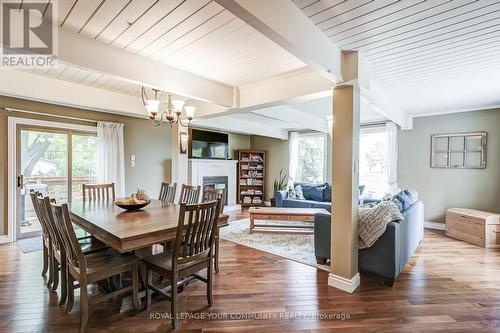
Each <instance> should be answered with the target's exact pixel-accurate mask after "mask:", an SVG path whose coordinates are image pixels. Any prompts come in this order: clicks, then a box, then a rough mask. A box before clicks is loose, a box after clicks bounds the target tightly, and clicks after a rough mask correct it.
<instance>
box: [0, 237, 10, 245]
mask: <svg viewBox="0 0 500 333" xmlns="http://www.w3.org/2000/svg"><path fill="white" fill-rule="evenodd" d="M10 242H11V241H10V238H9V236H8V235H3V236H0V244H5V243H10Z"/></svg>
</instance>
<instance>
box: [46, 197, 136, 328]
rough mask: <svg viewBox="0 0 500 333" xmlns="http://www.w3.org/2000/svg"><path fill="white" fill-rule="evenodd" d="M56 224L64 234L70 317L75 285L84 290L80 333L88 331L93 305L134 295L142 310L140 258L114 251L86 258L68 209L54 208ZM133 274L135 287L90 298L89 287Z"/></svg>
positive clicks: (81, 298) (94, 254) (133, 298)
mask: <svg viewBox="0 0 500 333" xmlns="http://www.w3.org/2000/svg"><path fill="white" fill-rule="evenodd" d="M51 209H52V213H53V216H54V221H55V223H56V225H58V228H59V229H60V230H61V235H62V243H63V244H64V249H65V252H66V265H67V266H66V272H67V291H68V301H67V303H66V313H70V312H71V309H72V308H73V302H74V289H75V281H76V282H77V283H78V286H79V288H80V332H81V333H83V332H85V331H86V329H87V323H88V319H89V305H94V304H96V303H101V302H103V301H107V300H108V299H110V298H114V297H117V296H119V295H123V294H125V293H130V292H131V293H132V301H133V304H134V307H135V308H136V309H139V307H140V305H139V297H138V289H137V287H138V281H137V280H138V275H137V274H138V262H139V258H137V257H136V256H134V255H121V254H119V253H118V252H115V251H114V250H112V249H108V250H105V251H101V252H96V253H92V254H88V255H85V254H84V253H83V251H82V249H81V248H80V246H79V243H78V240H77V239H76V235H75V231H74V229H73V225H72V223H71V218H70V215H69V211H68V206H67V205H66V204H63V205H61V206H57V205H54V204H52V206H51ZM126 272H130V273H131V276H132V285H131V286H128V287H124V288H121V289H118V290H115V291H113V292H112V293H109V294H104V295H100V296H95V297H93V298H90V299H89V297H88V289H87V287H88V286H89V285H90V284H94V283H97V282H99V281H102V280H106V279H109V278H111V277H113V276H116V275H120V274H122V273H126Z"/></svg>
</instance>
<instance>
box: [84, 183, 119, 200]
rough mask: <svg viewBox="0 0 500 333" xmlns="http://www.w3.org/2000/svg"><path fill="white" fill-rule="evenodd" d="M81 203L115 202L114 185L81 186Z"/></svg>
mask: <svg viewBox="0 0 500 333" xmlns="http://www.w3.org/2000/svg"><path fill="white" fill-rule="evenodd" d="M82 190H83V201H101V200H109V199H111V200H113V201H114V200H115V183H109V184H82Z"/></svg>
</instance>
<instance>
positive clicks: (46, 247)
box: [29, 190, 52, 285]
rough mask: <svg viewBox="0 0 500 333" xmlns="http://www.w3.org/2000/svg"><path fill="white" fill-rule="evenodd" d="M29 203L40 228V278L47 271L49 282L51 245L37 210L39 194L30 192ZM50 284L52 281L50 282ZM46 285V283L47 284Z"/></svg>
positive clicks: (47, 231) (45, 274) (44, 275)
mask: <svg viewBox="0 0 500 333" xmlns="http://www.w3.org/2000/svg"><path fill="white" fill-rule="evenodd" d="M29 195H30V198H31V203H32V205H33V210H34V211H35V215H36V217H37V219H38V222H39V223H40V227H41V228H42V243H43V246H42V260H43V268H42V276H43V277H46V276H47V271H48V272H49V280H50V276H51V275H50V271H49V253H50V252H51V244H50V234H49V229H48V226H46V225H45V219H43V218H42V216H41V213H40V209H39V208H38V202H37V197H38V196H39V195H40V192H36V191H34V190H30V192H29ZM50 282H52V281H50ZM47 285H48V282H47Z"/></svg>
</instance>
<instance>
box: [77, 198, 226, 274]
mask: <svg viewBox="0 0 500 333" xmlns="http://www.w3.org/2000/svg"><path fill="white" fill-rule="evenodd" d="M69 211H70V216H71V220H72V222H73V223H74V224H75V225H77V226H78V227H80V228H82V229H83V230H85V231H87V232H88V233H89V234H91V235H92V236H94V237H95V238H97V239H98V240H100V241H101V242H103V243H104V244H106V245H107V246H109V247H110V248H112V249H114V250H115V251H117V252H119V253H123V254H125V253H131V252H133V253H134V254H135V255H136V256H137V257H139V258H144V257H146V256H149V255H152V254H153V246H154V245H156V244H166V243H167V242H169V241H171V240H174V239H175V237H176V233H177V226H178V221H179V213H180V205H178V204H172V203H167V202H163V201H160V200H151V202H150V204H149V205H147V206H146V207H144V208H142V209H139V210H135V211H127V210H125V209H123V208H120V207H118V206H116V205H115V202H114V201H113V200H101V201H73V202H72V203H71V204H70V205H69ZM228 218H229V217H228V215H226V214H220V215H219V219H218V226H219V227H221V226H224V225H227V221H228ZM139 271H140V273H139V275H140V276H139V277H140V280H142V282H143V283H144V281H145V279H146V270H145V267H144V266H143V267H142V269H141V267H139Z"/></svg>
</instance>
